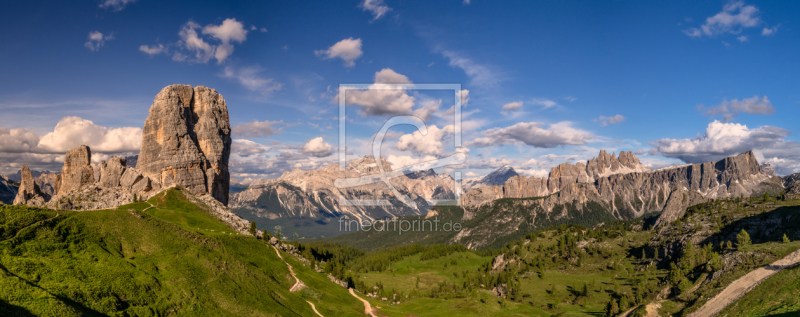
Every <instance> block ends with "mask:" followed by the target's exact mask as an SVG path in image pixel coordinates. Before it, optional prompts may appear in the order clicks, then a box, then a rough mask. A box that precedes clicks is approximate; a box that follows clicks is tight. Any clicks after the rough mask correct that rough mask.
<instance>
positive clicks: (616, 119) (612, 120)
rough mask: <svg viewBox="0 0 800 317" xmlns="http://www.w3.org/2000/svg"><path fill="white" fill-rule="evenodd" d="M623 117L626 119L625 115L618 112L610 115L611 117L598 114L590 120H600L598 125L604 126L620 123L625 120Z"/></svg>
mask: <svg viewBox="0 0 800 317" xmlns="http://www.w3.org/2000/svg"><path fill="white" fill-rule="evenodd" d="M625 119H626V118H625V116H623V115H619V114H618V115H615V116H612V117H605V116H600V117H598V118H597V119H594V120H592V121H594V122H600V126H603V127H605V126H607V125H609V124H617V123H621V122H623V121H625Z"/></svg>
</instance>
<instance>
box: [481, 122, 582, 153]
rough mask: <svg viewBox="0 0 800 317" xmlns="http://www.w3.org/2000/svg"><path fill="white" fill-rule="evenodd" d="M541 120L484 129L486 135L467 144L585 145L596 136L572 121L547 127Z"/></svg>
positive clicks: (547, 146) (550, 146)
mask: <svg viewBox="0 0 800 317" xmlns="http://www.w3.org/2000/svg"><path fill="white" fill-rule="evenodd" d="M543 126H544V124H543V123H541V122H520V123H517V124H515V125H512V126H509V127H505V128H492V129H489V130H486V131H483V132H482V133H483V135H484V137H482V138H477V139H475V140H473V141H470V142H467V143H466V145H467V146H476V147H487V146H495V145H510V144H520V143H522V144H526V145H529V146H533V147H539V148H553V147H557V146H561V145H583V144H585V143H586V142H587V141H589V140H590V139H591V138H593V137H594V136H593V135H592V134H591V133H589V132H587V131H583V130H580V129H576V128H573V127H572V122H569V121H563V122H559V123H554V124H551V125H550V127H548V128H547V129H544V128H542V127H543Z"/></svg>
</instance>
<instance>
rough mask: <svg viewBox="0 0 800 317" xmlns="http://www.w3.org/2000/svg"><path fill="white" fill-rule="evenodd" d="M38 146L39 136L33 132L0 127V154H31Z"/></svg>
mask: <svg viewBox="0 0 800 317" xmlns="http://www.w3.org/2000/svg"><path fill="white" fill-rule="evenodd" d="M38 144H39V135H38V134H36V132H33V130H27V129H25V128H18V129H8V128H3V127H0V152H9V153H25V152H33V151H34V150H35V149H36V146H37V145H38Z"/></svg>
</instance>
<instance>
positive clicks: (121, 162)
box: [100, 156, 126, 188]
mask: <svg viewBox="0 0 800 317" xmlns="http://www.w3.org/2000/svg"><path fill="white" fill-rule="evenodd" d="M125 166H126V165H125V159H124V158H121V157H118V156H115V157H112V158H111V159H109V160H108V161H105V162H102V163H100V186H103V187H106V188H112V187H117V186H119V181H120V179H121V178H122V174H123V173H125Z"/></svg>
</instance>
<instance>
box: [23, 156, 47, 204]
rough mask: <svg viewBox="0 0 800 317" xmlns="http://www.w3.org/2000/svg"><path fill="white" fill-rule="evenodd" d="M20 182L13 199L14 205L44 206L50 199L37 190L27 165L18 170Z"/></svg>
mask: <svg viewBox="0 0 800 317" xmlns="http://www.w3.org/2000/svg"><path fill="white" fill-rule="evenodd" d="M20 175H21V176H22V180H21V181H20V185H19V191H18V192H17V197H16V198H14V204H15V205H29V206H44V204H45V202H47V200H48V199H50V197H49V196H47V195H45V194H43V193H42V192H41V191H40V190H39V185H37V184H36V182H35V181H34V179H33V175H31V170H30V169H29V168H28V165H24V166H22V169H21V170H20Z"/></svg>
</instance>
